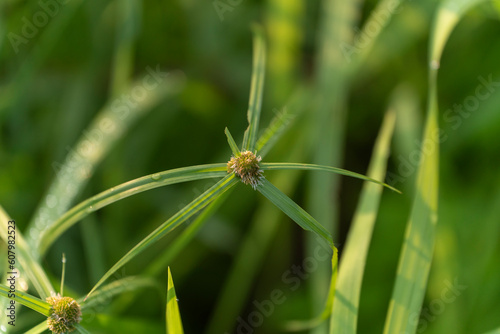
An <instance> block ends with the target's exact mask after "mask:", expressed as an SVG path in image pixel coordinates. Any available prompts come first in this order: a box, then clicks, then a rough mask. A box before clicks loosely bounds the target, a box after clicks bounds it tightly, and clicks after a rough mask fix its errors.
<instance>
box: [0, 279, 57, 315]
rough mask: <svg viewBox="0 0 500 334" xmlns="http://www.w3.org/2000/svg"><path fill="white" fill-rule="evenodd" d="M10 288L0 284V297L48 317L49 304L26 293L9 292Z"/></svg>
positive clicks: (18, 291)
mask: <svg viewBox="0 0 500 334" xmlns="http://www.w3.org/2000/svg"><path fill="white" fill-rule="evenodd" d="M10 291H11V290H10V288H9V287H8V286H5V285H3V284H0V296H2V297H5V298H9V299H10V300H13V301H14V302H16V303H19V304H21V305H24V306H26V307H29V308H30V309H32V310H34V311H37V312H38V313H41V314H43V315H45V316H47V317H48V316H49V315H50V304H49V303H47V302H46V301H43V300H41V299H40V298H37V297H34V296H32V295H30V294H28V293H25V292H22V291H20V290H16V291H15V292H14V293H12V292H10Z"/></svg>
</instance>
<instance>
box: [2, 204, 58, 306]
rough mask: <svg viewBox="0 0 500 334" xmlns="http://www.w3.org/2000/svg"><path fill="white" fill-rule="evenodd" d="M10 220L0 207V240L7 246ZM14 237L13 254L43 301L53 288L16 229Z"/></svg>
mask: <svg viewBox="0 0 500 334" xmlns="http://www.w3.org/2000/svg"><path fill="white" fill-rule="evenodd" d="M11 220H12V219H11V218H10V217H9V216H8V214H7V212H5V210H4V209H3V207H2V206H1V205H0V223H1V224H0V238H2V240H3V241H4V242H5V244H7V245H8V244H9V243H8V231H7V230H8V226H9V225H8V222H9V221H11ZM15 237H16V239H15V241H16V244H15V247H16V248H15V253H16V256H17V259H18V260H19V264H20V265H21V267H22V269H23V271H24V273H26V275H27V277H28V278H29V280H30V282H31V284H33V287H34V288H35V290H36V291H37V292H38V294H39V295H40V296H41V297H42V298H44V299H45V298H47V297H49V296H50V293H51V292H54V291H55V290H54V287H53V286H52V284H51V283H50V280H49V278H48V276H47V274H46V273H45V271H44V270H43V268H42V267H41V266H40V264H39V263H38V262H37V261H35V260H34V259H33V256H32V255H31V249H30V247H29V246H28V243H27V242H26V241H25V240H24V237H23V235H22V234H21V231H19V229H18V228H17V227H16V236H15Z"/></svg>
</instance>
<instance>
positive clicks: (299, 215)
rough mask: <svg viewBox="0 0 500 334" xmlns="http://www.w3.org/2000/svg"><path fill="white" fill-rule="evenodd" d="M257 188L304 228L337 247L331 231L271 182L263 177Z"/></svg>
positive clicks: (332, 246) (331, 245)
mask: <svg viewBox="0 0 500 334" xmlns="http://www.w3.org/2000/svg"><path fill="white" fill-rule="evenodd" d="M257 190H258V191H259V192H260V193H261V194H262V195H264V196H265V197H266V198H267V199H268V200H270V201H271V202H273V203H274V205H276V206H277V207H278V208H279V209H280V210H281V211H283V212H284V213H285V214H286V215H287V216H288V217H290V218H291V219H292V220H293V221H295V222H296V223H297V224H299V226H300V227H302V228H303V229H304V230H306V231H311V232H314V233H315V234H317V235H318V236H320V237H321V238H322V239H323V240H324V241H326V242H327V243H328V245H329V246H330V247H331V248H332V249H334V248H335V246H334V245H333V240H332V236H331V235H330V233H329V232H328V231H327V230H326V229H325V228H324V227H323V226H322V225H321V224H320V223H318V222H317V221H316V220H315V219H314V218H313V217H312V216H311V215H310V214H308V213H307V212H306V211H305V210H304V209H302V208H301V207H300V206H298V205H297V204H296V203H295V202H294V201H292V200H291V199H290V198H289V197H288V196H287V195H285V194H284V193H283V192H281V190H279V189H278V188H276V187H275V186H274V185H273V184H272V183H271V182H269V181H267V180H266V179H265V178H263V179H262V180H261V184H260V185H258V186H257Z"/></svg>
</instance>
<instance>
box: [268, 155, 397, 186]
mask: <svg viewBox="0 0 500 334" xmlns="http://www.w3.org/2000/svg"><path fill="white" fill-rule="evenodd" d="M261 169H262V170H264V171H265V170H277V169H301V170H315V171H322V172H331V173H336V174H341V175H345V176H351V177H354V178H357V179H361V180H364V181H370V182H373V183H376V184H379V185H381V186H384V187H386V188H388V189H391V190H392V191H395V192H397V193H401V192H400V191H399V190H398V189H396V188H394V187H392V186H390V185H388V184H386V183H383V182H381V181H377V180H375V179H373V178H370V177H367V176H364V175H362V174H358V173H355V172H351V171H348V170H346V169H342V168H337V167H330V166H321V165H314V164H301V163H293V162H267V163H265V162H264V163H262V164H261Z"/></svg>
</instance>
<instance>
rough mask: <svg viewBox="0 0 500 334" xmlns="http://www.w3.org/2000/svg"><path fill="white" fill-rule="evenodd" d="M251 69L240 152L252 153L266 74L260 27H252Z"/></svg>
mask: <svg viewBox="0 0 500 334" xmlns="http://www.w3.org/2000/svg"><path fill="white" fill-rule="evenodd" d="M253 33H254V38H253V67H252V79H251V86H250V98H249V102H248V113H247V116H248V128H247V129H246V131H245V135H244V137H243V146H242V150H246V151H252V152H253V151H254V150H255V143H256V141H257V132H258V130H259V120H260V111H261V107H262V93H263V91H264V76H265V72H266V43H265V39H264V30H263V29H262V27H261V26H258V25H254V26H253Z"/></svg>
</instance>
